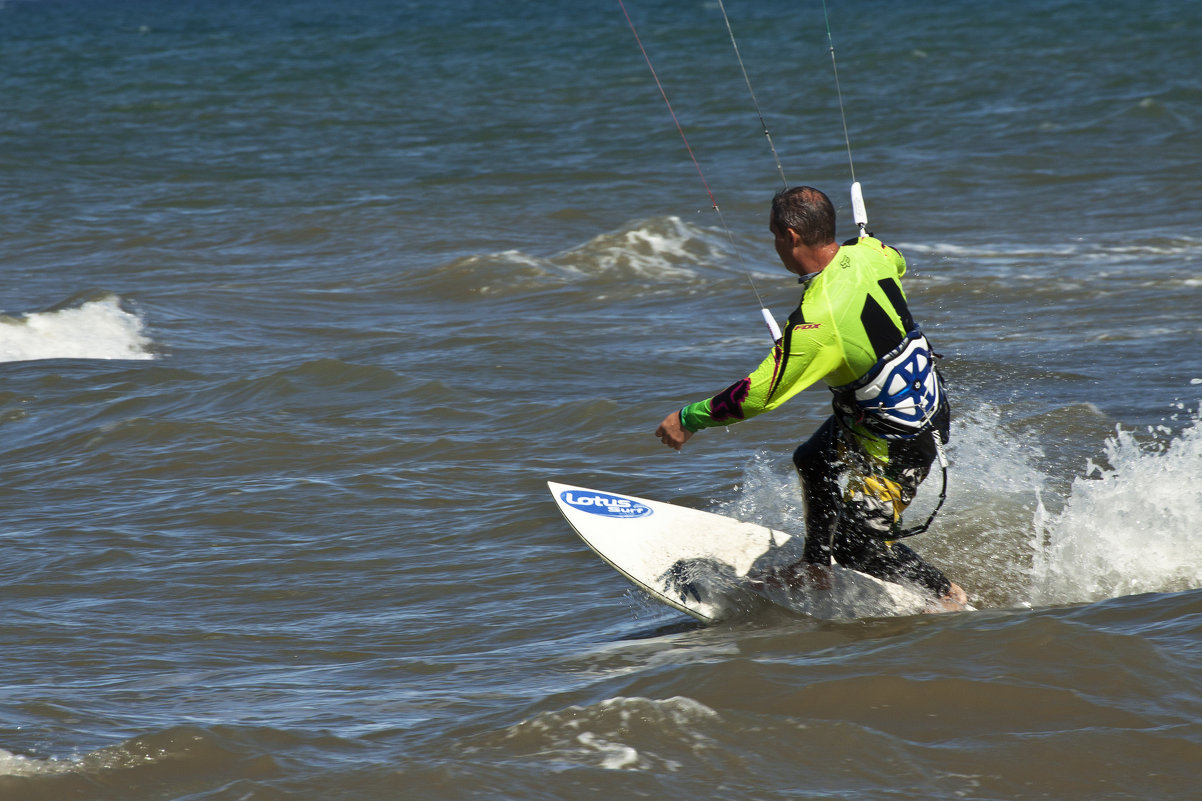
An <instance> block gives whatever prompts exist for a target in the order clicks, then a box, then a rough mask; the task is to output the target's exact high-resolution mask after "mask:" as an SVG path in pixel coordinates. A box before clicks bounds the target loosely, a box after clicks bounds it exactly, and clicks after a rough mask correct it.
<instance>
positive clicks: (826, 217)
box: [772, 186, 835, 247]
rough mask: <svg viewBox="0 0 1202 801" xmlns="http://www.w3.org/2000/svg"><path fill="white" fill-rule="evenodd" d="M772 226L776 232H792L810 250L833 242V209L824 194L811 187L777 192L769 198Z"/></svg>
mask: <svg viewBox="0 0 1202 801" xmlns="http://www.w3.org/2000/svg"><path fill="white" fill-rule="evenodd" d="M772 222H773V224H775V226H776V227H777V229H779V230H784V229H785V228H792V229H793V230H794V231H796V232H797V235H798V236H800V237H801V241H802V244H804V245H808V246H809V247H818V246H819V245H825V244H827V243H829V242H834V241H835V207H834V205H833V204H832V203H831V199H830V198H829V197H827V196H826V194H825V193H824V192H822V191H821V190H819V189H815V188H814V187H812V186H794V187H792V188H791V189H782V190H781V191H779V192H777V193H776V195H775V196H774V197H773V198H772Z"/></svg>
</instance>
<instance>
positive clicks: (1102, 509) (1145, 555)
mask: <svg viewBox="0 0 1202 801" xmlns="http://www.w3.org/2000/svg"><path fill="white" fill-rule="evenodd" d="M1168 431H1169V429H1167V428H1155V429H1151V430H1149V432H1148V433H1149V434H1150V435H1151V436H1150V438H1144V439H1141V438H1140V437H1137V436H1136V434H1135V432H1132V431H1129V430H1126V429H1123V428H1121V427H1119V428H1117V429H1116V431H1115V433H1114V435H1113V436H1111V437H1109V438H1108V439H1107V440H1106V442H1105V445H1104V454H1105V459H1104V464H1099V463H1093V462H1091V463H1090V464H1089V465H1088V466H1087V470H1086V473H1085V475H1084V476H1081V477H1078V478H1077V479H1075V480H1074V481H1073V483H1072V487H1071V489H1070V493H1069V497H1068V499H1067V501H1066V503H1065V505H1064V508H1063V509H1062V510H1061V511H1060V512H1058V513H1050V512H1048V511H1047V510H1046V509H1045V508H1044V507H1043V504H1042V503H1041V504H1040V508H1039V509H1038V510H1037V516H1036V518H1035V525H1034V532H1035V541H1034V542H1033V543H1032V547H1033V549H1034V551H1035V559H1034V564H1033V567H1032V573H1031V578H1032V589H1031V592H1032V601H1033V603H1035V604H1038V605H1049V604H1061V603H1079V602H1090V601H1097V600H1102V599H1105V598H1111V597H1117V596H1120V595H1133V594H1137V593H1146V592H1173V591H1178V590H1184V589H1189V588H1192V587H1197V586H1199V584H1202V548H1199V547H1198V546H1199V543H1200V541H1202V540H1200V537H1199V533H1198V520H1199V519H1200V517H1202V483H1199V481H1198V465H1199V464H1202V426H1199V417H1198V413H1195V414H1194V416H1193V419H1192V421H1191V422H1190V424H1189V425H1188V426H1187V427H1185V428H1184V429H1182V430H1181V431H1180V432H1179V433H1176V434H1171V433H1170V434H1166V432H1168Z"/></svg>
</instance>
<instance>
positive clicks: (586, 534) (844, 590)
mask: <svg viewBox="0 0 1202 801" xmlns="http://www.w3.org/2000/svg"><path fill="white" fill-rule="evenodd" d="M547 486H548V487H549V488H550V490H551V494H552V495H553V496H554V498H555V501H556V503H557V504H558V505H559V510H560V512H562V513H563V516H564V517H565V518H567V521H568V523H570V524H571V526H572V528H574V529H575V530H576V533H577V534H579V535H580V538H581V539H583V540H584V541H585V543H586V544H587V545H588V546H589V547H590V548H592V549H593V550H594V551H595V552H596V553H597V555H598V556H600V557H601V558H602V559H604V560H605V561H606V562H608V563H609V564H610V565H611V566H612V567H614V568H615V569H616V570H617V571H618V572H619V573H621V574H622V575H623V576H625V577H626V578H628V579H629V580H630V581H632V582H633V583H634V584H635V585H636V586H637V587H639V588H640V589H642V590H643V591H645V592H646V593H647V594H649V595H650V596H651V597H652V598H655V599H656V600H658V601H662V602H663V603H665V604H668V605H669V606H672V607H675V608H676V609H679V610H680V611H682V612H684V613H686V614H689V615H692V616H693V617H695V618H697V619H698V620H700V621H702V622H703V623H716V622H718V621H721V620H727V619H730V618H733V617H737V616H738V615H739V614H741V613H746V612H748V611H751V610H752V609H755V608H756V607H758V606H763V604H764V602H765V601H768V602H771V603H775V604H778V605H780V606H783V607H786V608H788V609H791V610H793V611H795V612H800V613H802V614H806V615H810V616H812V617H818V618H824V619H828V620H843V619H854V618H860V617H887V616H891V615H910V614H917V613H919V612H922V611H924V610H925V609H926V608H927V607H928V606H929V605H930V602H931V599H929V598H927V597H926V596H924V595H922V594H921V593H919V592H917V591H916V590H913V589H911V588H909V587H904V586H902V585H900V584H893V583H891V582H887V581H881V580H880V579H877V578H874V577H872V576H869V575H866V574H864V573H860V572H857V571H855V570H848V569H846V568H842V567H837V566H834V567H832V568H831V579H830V582H829V588H827V589H822V590H816V589H806V588H804V587H800V588H799V587H786V586H782V585H780V583H779V582H776V583H774V582H771V581H768V582H765V581H761V580H759V577H760V576H761V574H763V573H764V571H766V570H770V569H772V568H774V567H785V566H787V565H791V564H794V563H796V562H797V561H798V560H799V559H800V558H801V548H802V538H801V537H794V536H793V535H791V534H788V533H786V532H783V531H776V530H774V529H770V528H765V527H764V526H760V525H756V524H755V523H745V522H741V521H738V520H734V519H733V518H729V517H723V516H722V515H716V514H713V513H711V512H704V511H701V510H700V509H689V508H686V507H683V506H675V505H673V504H670V503H663V502H661V501H652V500H647V499H646V498H637V497H635V496H633V495H622V494H619V493H615V492H602V491H599V490H592V489H586V488H584V487H573V486H570V485H567V484H558V483H555V482H553V481H548V482H547Z"/></svg>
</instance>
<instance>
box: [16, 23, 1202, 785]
mask: <svg viewBox="0 0 1202 801" xmlns="http://www.w3.org/2000/svg"><path fill="white" fill-rule="evenodd" d="M626 6H627V9H628V10H629V12H630V16H631V18H632V19H633V21H634V23H635V25H636V27H637V29H638V33H639V36H640V37H641V39H642V41H643V44H644V45H645V46H646V49H647V52H648V55H649V56H650V58H651V60H652V63H653V64H654V65H655V68H656V70H657V72H658V74H659V77H660V79H661V81H662V83H663V86H664V90H665V92H666V93H667V94H668V96H669V98H670V100H671V102H672V105H673V107H674V109H675V111H676V113H677V115H678V117H679V119H680V122H681V125H682V127H683V128H684V130H685V132H686V135H687V137H688V142H689V144H690V145H691V147H692V149H693V151H694V153H695V154H696V156H697V160H698V164H699V165H700V167H701V171H702V173H703V175H704V179H705V182H704V183H703V182H702V179H701V177H700V176H699V175H698V171H697V169H696V168H695V167H694V165H693V163H692V161H691V160H690V159H689V154H688V152H687V151H686V150H685V147H684V145H683V143H682V141H681V138H680V136H679V134H678V133H677V131H676V129H675V126H674V125H673V122H672V119H671V117H670V116H669V114H668V111H667V109H666V108H665V106H664V103H663V99H662V98H661V96H660V94H659V91H658V90H657V88H656V86H655V82H654V80H653V79H652V77H651V73H650V72H649V71H648V69H647V65H646V63H645V62H644V61H643V56H642V54H641V53H640V52H639V49H638V45H637V44H636V42H635V39H634V36H633V35H632V33H631V31H630V28H629V27H628V26H627V23H626V19H625V17H624V16H623V14H622V12H621V9H620V7H619V6H618V4H617V3H616V2H614V3H612V4H611V3H597V4H587V5H583V6H581V7H575V6H569V5H565V4H555V3H538V2H519V3H482V2H451V3H444V4H416V3H404V2H392V3H390V2H384V1H383V0H376V1H375V2H372V1H370V0H359V1H358V2H353V3H348V4H342V5H337V6H334V5H329V4H324V3H316V2H292V3H284V2H277V1H274V0H269V1H268V2H262V3H253V4H246V3H232V2H187V3H164V2H161V1H158V0H145V2H121V3H116V2H103V1H101V2H90V3H81V2H66V1H64V2H32V1H31V2H24V1H22V2H13V0H5V2H3V3H2V4H0V198H3V208H4V212H5V213H4V214H0V269H2V270H3V273H2V274H3V276H4V278H5V280H4V281H3V283H2V284H0V377H2V381H0V435H2V437H3V439H2V442H3V444H4V449H3V451H4V461H3V475H4V480H3V483H2V484H0V487H2V488H0V544H2V545H3V553H4V554H5V558H4V559H3V560H0V608H3V610H4V613H3V615H2V616H0V667H2V668H3V670H4V674H5V677H6V681H5V682H4V689H3V690H0V799H3V800H4V801H7V799H14V801H27V800H28V799H54V800H55V801H59V800H60V799H122V801H131V800H132V801H141V800H142V799H181V800H182V799H189V801H199V800H200V799H204V800H205V801H225V799H239V801H243V800H246V799H249V800H251V801H266V799H273V800H274V799H281V798H289V799H291V798H297V799H301V798H306V799H307V798H323V799H355V800H356V801H362V800H364V799H393V798H398V797H400V798H415V799H441V798H447V799H451V798H454V799H462V798H490V799H492V798H513V799H538V798H547V799H552V798H553V799H575V798H594V797H605V798H609V797H613V796H615V795H617V794H619V793H620V794H623V795H633V796H648V797H650V796H655V797H661V796H668V795H690V796H703V797H711V796H712V797H746V798H759V799H775V798H782V799H783V798H814V799H818V798H849V797H855V798H860V799H882V800H884V799H889V800H890V801H896V800H897V799H916V800H917V799H923V800H924V801H926V800H927V799H953V798H956V799H960V798H968V799H989V800H991V801H992V800H994V799H997V800H998V801H1001V800H1002V799H1007V800H1009V799H1028V798H1030V799H1034V798H1056V799H1061V801H1064V800H1070V801H1071V799H1090V800H1091V801H1092V799H1098V798H1108V799H1124V798H1130V799H1140V800H1141V801H1147V800H1148V799H1192V798H1195V797H1196V794H1197V789H1196V785H1197V765H1198V763H1199V759H1200V758H1202V727H1200V725H1199V717H1200V714H1202V686H1199V682H1198V680H1197V676H1198V675H1199V671H1198V668H1199V667H1202V666H1200V665H1199V651H1198V647H1197V645H1196V643H1197V641H1198V635H1199V621H1200V620H1202V607H1200V604H1202V595H1200V589H1199V588H1202V557H1199V556H1198V554H1200V553H1202V549H1199V547H1198V545H1199V541H1198V535H1197V527H1196V522H1195V521H1196V520H1197V519H1199V516H1200V515H1202V485H1200V484H1199V482H1198V479H1197V474H1198V464H1199V463H1200V461H1202V433H1200V429H1199V426H1198V417H1199V408H1200V405H1202V356H1199V354H1198V350H1197V347H1196V343H1197V341H1198V336H1199V333H1200V325H1199V322H1198V320H1199V309H1202V278H1200V277H1199V275H1198V271H1197V266H1198V263H1199V258H1200V257H1202V236H1200V234H1199V224H1198V223H1199V219H1198V204H1197V200H1196V187H1197V185H1198V183H1199V181H1200V180H1202V174H1200V168H1199V163H1198V159H1197V154H1198V153H1199V152H1202V112H1200V111H1199V109H1202V102H1200V101H1202V56H1200V55H1199V51H1198V49H1197V47H1196V46H1195V38H1196V37H1195V33H1196V31H1197V30H1199V28H1200V26H1202V6H1198V5H1197V4H1196V3H1173V2H1164V3H1136V2H1133V1H1132V0H1119V2H1113V3H1107V4H1103V5H1101V6H1099V5H1097V4H1090V3H1085V2H1081V1H1080V0H1063V2H1052V3H1048V2H1038V3H1037V2H1033V1H1029V0H1021V1H1020V2H1016V3H1010V4H1004V5H1003V4H994V5H992V6H981V5H979V4H962V3H945V4H936V3H926V2H920V3H906V4H900V3H886V2H854V3H846V4H844V3H832V4H830V26H831V27H830V30H831V41H833V43H834V45H835V52H836V59H837V64H838V69H839V78H840V85H841V88H842V94H843V101H844V108H845V111H846V120H847V129H848V139H849V140H850V144H851V162H852V164H849V158H848V150H847V146H846V142H845V140H844V135H843V125H842V120H841V117H840V113H839V104H838V100H837V97H836V92H835V84H834V80H833V74H832V65H831V53H830V41H828V38H827V28H826V22H825V20H824V19H823V14H822V7H821V3H802V4H796V3H783V2H776V1H775V0H772V1H771V2H757V3H754V4H752V3H742V4H740V3H737V2H727V3H726V7H727V11H728V13H729V15H730V19H731V24H732V27H733V29H734V31H735V34H736V37H737V39H738V43H739V48H740V51H741V53H742V55H743V58H744V60H745V62H746V66H747V69H748V74H749V76H750V79H751V81H752V84H753V87H754V90H755V93H756V97H757V99H758V101H759V105H760V106H761V108H762V110H763V113H764V118H765V121H766V123H767V125H768V128H769V129H770V131H771V133H772V139H773V142H774V143H775V145H776V148H777V150H778V151H779V153H780V157H781V161H782V166H783V169H784V172H785V174H786V176H787V179H788V181H789V182H790V183H808V184H813V185H816V186H820V187H822V188H824V189H826V191H828V193H829V194H830V195H831V196H832V198H834V199H835V202H836V205H837V206H838V208H839V212H840V229H841V233H842V234H843V235H845V236H851V235H852V233H853V231H852V227H851V221H850V208H849V202H848V200H847V198H848V194H847V187H848V185H849V184H850V182H851V177H852V176H851V166H852V165H853V164H854V170H855V178H856V179H858V180H859V181H861V182H862V184H863V186H864V193H865V198H866V201H867V205H868V211H869V215H870V220H871V226H870V227H871V228H872V229H873V230H874V232H875V233H876V234H877V235H878V236H879V237H881V238H882V239H884V240H885V241H888V242H890V243H892V244H895V245H897V246H898V247H899V248H900V249H901V250H902V251H903V252H904V253H905V254H906V256H907V259H908V261H909V264H910V274H909V277H908V278H907V283H906V288H907V292H908V294H909V298H910V303H911V307H912V308H913V309H914V310H915V312H916V315H917V316H918V317H919V319H920V320H921V321H922V322H923V324H924V327H925V328H926V330H927V331H928V333H929V335H930V336H931V338H932V339H933V341H934V342H935V344H936V346H937V348H938V349H939V350H940V352H942V353H943V354H944V355H945V357H946V359H945V362H944V365H945V366H944V371H945V374H946V376H947V378H948V380H949V384H950V386H951V389H952V392H953V403H954V406H955V419H954V424H953V439H952V443H951V457H952V462H953V465H952V467H953V469H952V473H951V482H950V487H949V499H948V502H947V505H946V506H945V507H944V509H943V511H941V512H940V517H939V519H938V523H937V524H936V526H935V527H934V529H933V530H932V531H931V532H930V533H928V534H926V535H924V536H923V537H921V538H919V539H918V540H916V541H915V547H916V548H918V549H919V550H920V551H921V552H922V553H923V554H924V555H925V556H926V557H927V558H929V559H930V560H931V561H933V562H936V563H937V564H939V565H940V566H942V567H943V568H944V569H945V570H946V571H947V572H948V574H949V575H951V576H952V577H953V578H954V579H955V580H956V581H957V582H958V583H960V584H962V585H963V586H964V587H965V588H966V589H967V590H968V591H969V593H970V594H971V595H972V597H973V601H974V603H975V604H976V606H978V607H979V609H980V610H981V611H979V612H976V613H972V614H967V615H953V616H941V617H925V616H924V617H919V618H894V619H885V620H864V621H853V622H843V623H831V622H820V621H813V620H809V619H806V618H804V617H798V616H796V615H791V614H789V613H788V612H786V611H784V610H779V611H768V612H763V613H761V614H758V615H754V616H752V617H749V618H747V619H743V620H738V621H733V622H731V623H728V624H723V625H721V626H717V627H712V628H705V629H700V628H695V627H694V626H692V625H691V623H690V621H689V619H687V618H684V617H683V616H682V615H679V614H677V613H675V612H673V611H672V610H670V609H668V608H666V607H663V606H658V605H655V604H654V603H653V602H651V601H649V600H646V599H644V598H643V597H642V596H640V595H639V594H638V593H637V591H636V590H634V589H633V588H632V587H631V586H630V585H629V584H628V583H627V582H626V581H625V580H624V579H623V578H622V577H621V576H620V575H618V574H617V573H616V572H615V571H613V570H612V569H611V568H609V567H608V566H607V565H605V564H604V563H603V562H601V561H600V560H599V559H597V558H596V557H595V556H593V555H592V554H591V553H590V552H589V551H588V550H587V548H586V547H585V546H584V545H583V543H581V542H580V541H579V539H578V538H576V536H575V535H574V534H573V533H572V531H571V530H570V528H569V527H568V526H567V524H566V523H565V521H564V520H563V519H562V518H561V517H560V516H559V514H558V512H557V511H556V509H555V507H554V505H553V503H552V499H551V497H550V495H549V494H548V493H547V491H546V487H545V482H546V481H547V480H549V479H550V480H560V481H565V482H569V483H576V484H582V485H585V486H596V487H598V488H600V489H605V490H610V491H616V492H628V493H634V494H637V495H642V496H645V497H650V498H656V499H659V500H665V501H670V502H674V503H680V504H684V505H689V506H695V507H699V508H706V509H710V510H714V511H719V512H723V513H726V514H729V515H732V516H735V517H740V518H743V519H749V520H756V521H759V522H765V523H769V524H771V525H774V526H778V527H781V528H785V529H787V530H790V531H797V530H799V527H800V525H801V522H800V520H801V517H800V508H799V506H800V501H799V498H798V496H797V490H796V485H795V479H794V478H793V476H792V474H791V468H790V465H789V458H788V457H789V454H790V453H791V451H792V449H793V448H794V447H795V446H796V444H797V442H798V441H800V440H801V439H802V438H804V437H805V436H806V435H807V434H808V432H809V431H811V430H813V428H814V427H815V426H816V425H818V424H819V423H820V422H821V421H822V420H823V419H824V418H825V415H826V414H827V409H828V403H829V398H828V396H827V395H826V392H825V391H824V390H820V389H815V390H812V391H808V392H806V393H803V394H802V395H800V396H798V397H797V398H795V399H793V400H792V401H790V403H789V404H788V405H787V406H786V407H785V408H783V409H781V410H779V411H778V412H776V413H775V414H773V415H769V416H766V417H763V418H760V419H757V420H754V421H749V422H747V423H744V424H742V425H740V426H735V427H732V428H730V429H729V430H724V429H716V430H711V431H707V432H704V433H703V434H701V435H699V436H698V437H696V438H694V440H692V441H691V442H690V443H689V445H688V447H687V448H686V450H685V451H684V452H683V453H681V454H674V453H671V452H669V451H667V450H666V449H664V448H663V447H662V446H660V445H659V443H658V442H657V441H656V440H655V438H654V437H653V436H652V433H651V432H652V431H653V430H654V428H655V426H656V424H657V423H658V421H659V420H660V419H662V418H663V416H664V415H665V414H666V413H667V412H668V411H670V410H671V409H673V408H678V407H679V406H680V405H681V404H683V403H685V402H688V401H692V400H696V399H698V398H701V397H704V396H706V395H708V394H712V393H713V392H714V391H716V390H718V389H720V388H722V387H723V386H726V385H727V384H728V383H730V382H731V381H733V380H735V379H737V378H739V377H741V376H742V375H744V374H745V373H746V372H747V371H748V370H750V369H752V368H753V367H754V366H755V365H756V364H757V363H758V362H759V360H760V358H761V357H762V356H763V354H764V352H765V349H766V346H767V344H768V339H767V335H766V333H765V331H764V330H763V325H762V323H761V321H760V319H759V316H758V313H757V307H756V298H755V295H754V293H753V292H752V291H751V288H750V287H749V286H748V280H747V273H748V272H750V273H751V276H752V278H753V279H754V283H755V286H756V287H757V288H758V290H759V292H760V293H761V294H762V295H763V297H764V300H765V302H766V303H767V305H768V306H769V308H770V309H771V310H772V311H773V313H774V314H775V316H776V317H777V318H778V319H783V318H784V317H785V316H787V314H788V313H789V311H791V309H792V308H793V306H794V305H795V304H796V302H797V287H796V284H795V283H794V282H791V281H790V276H789V275H788V274H787V273H785V272H784V271H783V270H782V269H781V268H780V266H779V264H778V263H777V261H776V256H775V253H774V252H773V249H772V247H771V242H770V239H769V236H768V232H767V220H766V216H767V208H768V200H769V198H770V197H771V194H772V193H773V192H774V191H775V190H776V189H777V188H778V187H779V186H780V183H781V179H780V176H779V175H778V173H777V170H776V166H775V164H774V161H773V158H772V154H771V152H770V151H769V149H768V146H767V142H766V140H765V137H764V135H763V131H762V130H761V127H760V122H759V120H758V119H757V118H756V115H755V111H754V108H753V106H752V103H751V99H750V97H749V95H748V93H747V88H746V86H745V84H744V82H743V77H742V75H741V73H740V72H739V69H738V64H737V62H736V61H735V58H734V53H733V50H732V49H731V46H730V39H729V36H728V34H727V31H726V28H725V25H724V24H723V21H722V16H721V12H720V9H719V8H718V6H717V4H716V3H713V2H693V3H685V4H680V3H667V2H664V0H629V2H627V3H626ZM707 185H708V188H709V189H710V190H711V191H712V192H713V196H714V198H715V199H716V200H717V202H718V204H719V206H720V208H721V210H722V213H721V217H719V215H717V214H715V212H714V210H713V208H712V206H711V201H710V197H709V195H708V193H707V191H706V190H707ZM928 493H929V494H928ZM933 494H934V490H932V489H931V488H930V487H926V488H924V493H923V494H922V495H920V496H919V499H918V501H917V502H916V506H917V507H918V508H919V509H920V510H921V509H929V508H930V506H931V505H933V497H931V496H933Z"/></svg>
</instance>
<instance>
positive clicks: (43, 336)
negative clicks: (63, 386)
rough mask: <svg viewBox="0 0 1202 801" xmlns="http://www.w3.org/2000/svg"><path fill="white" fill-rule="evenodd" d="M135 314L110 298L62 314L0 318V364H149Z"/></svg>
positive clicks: (149, 354) (140, 324)
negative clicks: (84, 361)
mask: <svg viewBox="0 0 1202 801" xmlns="http://www.w3.org/2000/svg"><path fill="white" fill-rule="evenodd" d="M144 327H145V326H144V323H143V321H142V318H140V317H139V316H138V315H136V314H133V313H131V312H128V311H126V310H125V309H123V308H121V299H120V298H118V297H117V296H116V295H108V296H106V297H103V298H100V299H98V300H90V301H86V302H85V303H83V304H81V305H79V306H76V307H73V308H65V309H57V310H54V311H46V312H35V313H32V314H27V315H23V316H20V317H8V316H0V362H20V361H33V360H38V359H153V358H155V356H154V353H153V352H152V351H151V349H150V348H151V346H152V344H153V343H152V342H151V340H150V339H149V338H148V337H147V336H146V335H145V333H144Z"/></svg>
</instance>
